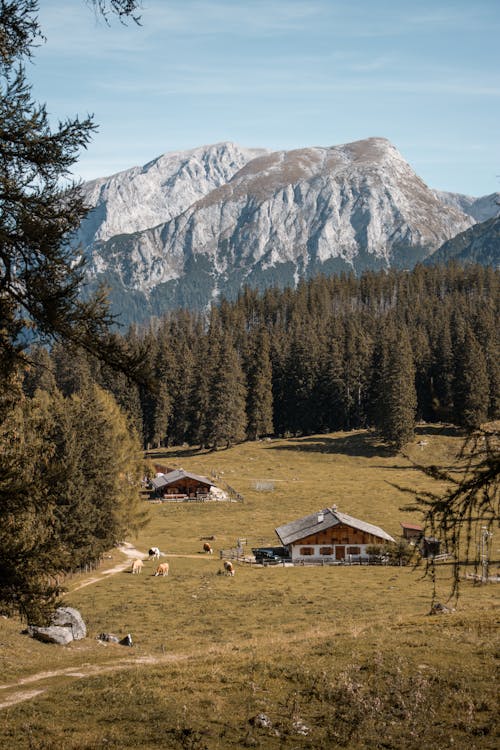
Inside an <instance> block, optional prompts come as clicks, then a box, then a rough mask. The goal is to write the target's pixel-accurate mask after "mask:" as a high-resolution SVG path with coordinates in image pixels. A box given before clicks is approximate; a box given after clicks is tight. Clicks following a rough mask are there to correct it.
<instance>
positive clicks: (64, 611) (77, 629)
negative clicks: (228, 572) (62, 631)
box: [51, 607, 87, 641]
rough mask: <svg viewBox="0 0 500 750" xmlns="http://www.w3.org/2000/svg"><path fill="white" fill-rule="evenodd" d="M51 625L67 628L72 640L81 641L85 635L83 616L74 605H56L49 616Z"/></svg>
mask: <svg viewBox="0 0 500 750" xmlns="http://www.w3.org/2000/svg"><path fill="white" fill-rule="evenodd" d="M51 623H52V625H58V626H60V627H64V628H69V630H70V631H71V634H72V636H73V640H75V641H81V640H82V638H85V637H86V636H87V628H86V626H85V623H84V621H83V618H82V616H81V614H80V613H79V611H78V610H77V609H74V607H58V608H57V609H56V611H55V612H54V614H53V615H52V618H51Z"/></svg>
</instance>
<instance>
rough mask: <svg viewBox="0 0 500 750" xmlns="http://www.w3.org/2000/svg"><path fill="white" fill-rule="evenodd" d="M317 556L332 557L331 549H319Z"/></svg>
mask: <svg viewBox="0 0 500 750" xmlns="http://www.w3.org/2000/svg"><path fill="white" fill-rule="evenodd" d="M319 554H320V555H333V547H320V548H319Z"/></svg>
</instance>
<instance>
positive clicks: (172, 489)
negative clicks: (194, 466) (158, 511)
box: [151, 469, 215, 499]
mask: <svg viewBox="0 0 500 750" xmlns="http://www.w3.org/2000/svg"><path fill="white" fill-rule="evenodd" d="M214 486H215V485H214V483H213V482H212V481H211V480H210V479H208V477H204V476H201V475H200V474H193V473H192V472H191V471H184V469H174V470H173V471H169V472H168V474H159V475H158V476H157V477H155V479H152V480H151V488H152V489H153V491H154V494H155V495H156V497H166V498H167V499H168V496H169V495H180V496H185V497H193V498H195V497H198V496H199V495H206V494H208V493H209V492H210V489H211V487H214Z"/></svg>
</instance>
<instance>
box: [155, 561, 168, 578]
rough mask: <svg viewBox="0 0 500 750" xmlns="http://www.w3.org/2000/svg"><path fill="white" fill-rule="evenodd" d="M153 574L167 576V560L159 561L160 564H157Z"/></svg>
mask: <svg viewBox="0 0 500 750" xmlns="http://www.w3.org/2000/svg"><path fill="white" fill-rule="evenodd" d="M155 576H168V562H164V563H160V565H158V567H157V568H156V572H155Z"/></svg>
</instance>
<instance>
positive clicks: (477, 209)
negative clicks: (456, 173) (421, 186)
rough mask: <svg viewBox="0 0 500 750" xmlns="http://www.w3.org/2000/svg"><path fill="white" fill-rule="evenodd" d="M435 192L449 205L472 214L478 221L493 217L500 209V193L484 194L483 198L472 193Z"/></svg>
mask: <svg viewBox="0 0 500 750" xmlns="http://www.w3.org/2000/svg"><path fill="white" fill-rule="evenodd" d="M434 194H435V195H436V197H437V198H439V200H441V201H443V203H446V205H447V206H453V208H458V209H459V211H463V212H464V214H468V215H469V216H472V218H473V219H475V220H476V221H487V220H488V219H492V218H493V217H494V216H497V214H498V212H499V210H500V193H491V195H483V196H482V197H481V198H473V197H472V196H471V195H462V194H461V193H445V192H443V191H442V190H434Z"/></svg>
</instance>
